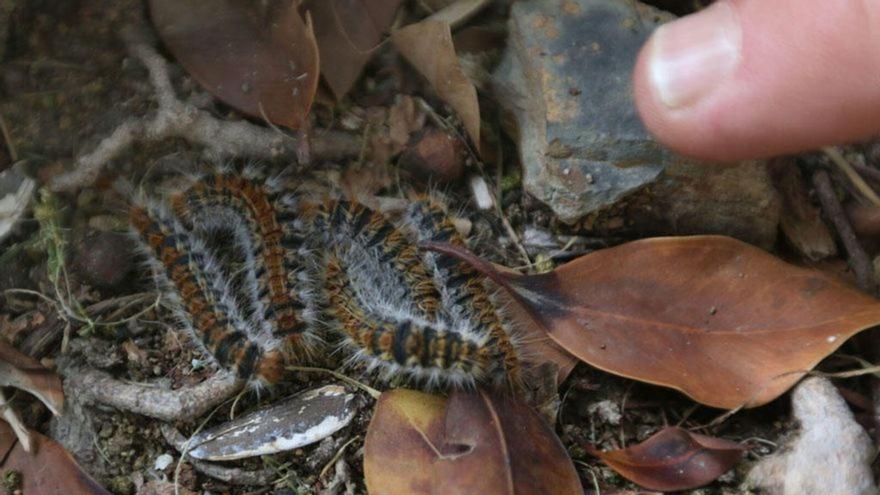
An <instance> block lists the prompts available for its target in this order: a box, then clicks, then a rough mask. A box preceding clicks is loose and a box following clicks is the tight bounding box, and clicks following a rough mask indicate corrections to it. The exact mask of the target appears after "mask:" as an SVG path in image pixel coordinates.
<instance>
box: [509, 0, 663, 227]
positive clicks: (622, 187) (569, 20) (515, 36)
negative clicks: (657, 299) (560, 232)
mask: <svg viewBox="0 0 880 495" xmlns="http://www.w3.org/2000/svg"><path fill="white" fill-rule="evenodd" d="M632 5H633V4H632V3H631V2H615V1H586V0H529V1H524V2H517V3H515V4H514V5H513V8H512V12H511V21H510V37H509V42H508V49H507V52H506V54H505V56H504V60H503V62H502V64H501V66H500V67H499V69H498V71H497V72H496V73H495V82H496V85H497V86H498V88H499V90H500V91H501V92H502V94H505V95H506V96H509V97H505V98H502V99H501V100H502V102H504V103H505V104H507V105H508V109H509V110H511V111H512V112H513V113H514V114H515V117H516V120H517V123H518V125H519V140H520V143H519V145H520V155H521V158H522V161H523V164H524V169H525V170H524V172H525V174H524V175H525V176H524V181H525V187H526V190H527V191H528V192H529V193H531V194H532V195H534V196H536V197H537V198H539V199H540V200H542V201H544V202H546V203H547V204H548V205H549V206H550V207H551V208H552V209H553V211H554V212H555V213H556V214H557V215H558V216H559V218H560V219H562V220H563V221H566V222H574V221H577V220H578V219H579V218H581V217H582V216H584V215H586V214H587V213H590V212H592V211H595V210H597V209H599V208H602V207H603V206H607V205H610V204H612V203H614V202H615V201H617V200H618V199H620V198H621V197H622V196H624V195H625V194H627V193H629V192H631V191H634V190H636V189H638V188H640V187H642V186H644V185H645V184H648V183H650V182H652V181H653V180H654V179H655V178H656V177H657V176H658V175H659V174H660V172H661V171H662V170H663V166H664V164H665V163H666V162H667V161H668V160H669V159H670V158H671V154H670V153H669V152H666V151H664V150H662V149H661V148H660V147H659V145H657V144H656V143H655V142H654V141H653V140H652V139H651V138H650V137H649V135H648V134H647V131H646V130H645V129H644V127H643V126H642V123H641V121H640V120H639V118H638V115H637V114H636V110H635V106H634V105H633V103H632V96H631V93H632V85H631V83H630V74H631V71H632V65H633V62H634V61H635V58H636V54H637V53H638V50H639V48H640V47H641V46H642V44H643V43H644V41H645V40H646V39H647V37H648V35H649V34H650V33H651V31H652V30H653V29H654V27H656V26H657V25H658V23H657V19H658V18H659V17H660V14H659V11H655V10H652V9H650V8H648V7H644V8H643V9H640V10H638V11H637V10H634V9H633V7H632ZM665 17H666V18H671V16H669V15H665Z"/></svg>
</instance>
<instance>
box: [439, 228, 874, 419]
mask: <svg viewBox="0 0 880 495" xmlns="http://www.w3.org/2000/svg"><path fill="white" fill-rule="evenodd" d="M428 247H429V248H431V249H434V250H437V251H442V252H446V253H448V254H451V255H454V256H458V257H460V258H462V259H465V260H467V261H469V262H471V263H472V264H474V266H475V267H477V268H478V269H480V270H481V271H483V272H484V273H486V274H487V275H489V276H491V277H492V278H494V279H495V280H496V282H498V283H500V284H501V285H503V286H505V287H507V288H508V289H509V290H510V291H512V293H513V294H514V296H515V298H516V299H517V300H518V301H519V303H520V304H522V305H523V306H524V307H525V308H526V309H527V311H528V312H529V313H530V314H531V316H532V319H533V320H534V321H535V322H537V323H538V324H539V325H540V326H541V327H542V328H543V329H544V331H545V332H547V335H549V336H550V338H551V339H553V340H554V341H555V342H557V343H558V344H559V345H560V346H561V347H562V348H563V349H565V350H566V351H568V352H570V353H571V354H573V355H575V356H576V357H578V358H580V359H581V360H583V361H585V362H587V363H589V364H591V365H593V366H596V367H598V368H601V369H603V370H605V371H608V372H611V373H615V374H618V375H622V376H625V377H628V378H633V379H636V380H640V381H644V382H648V383H654V384H658V385H664V386H667V387H672V388H675V389H678V390H681V391H682V392H684V393H685V394H687V395H689V396H691V397H692V398H694V399H695V400H697V401H699V402H702V403H704V404H707V405H710V406H716V407H722V408H735V407H738V406H746V407H754V406H759V405H761V404H765V403H767V402H769V401H771V400H773V399H775V398H776V397H778V396H779V395H780V394H782V393H783V392H785V391H786V390H787V389H788V388H789V387H791V386H792V385H793V384H794V383H796V382H797V381H798V380H799V379H800V378H801V377H802V376H803V375H804V374H805V373H806V372H807V371H809V370H810V369H812V368H813V367H814V366H815V365H816V364H818V362H819V361H821V360H822V359H823V358H824V357H826V356H827V355H828V354H830V353H831V352H833V351H834V350H836V349H837V348H838V347H840V345H841V344H843V342H844V341H846V339H848V338H849V337H851V336H853V335H854V334H856V333H858V332H859V331H861V330H864V329H865V328H868V327H871V326H874V325H877V324H880V302H878V301H877V300H876V299H874V298H873V297H870V296H868V295H866V294H863V293H861V292H859V291H857V290H855V289H853V288H851V287H850V286H848V285H846V284H844V283H843V282H841V281H840V280H838V279H836V278H833V277H831V276H829V275H826V274H824V273H822V272H818V271H815V270H808V269H804V268H798V267H796V266H793V265H790V264H788V263H785V262H783V261H781V260H779V259H777V258H775V257H774V256H772V255H770V254H768V253H766V252H764V251H762V250H760V249H758V248H755V247H753V246H750V245H748V244H746V243H743V242H740V241H737V240H735V239H731V238H729V237H721V236H694V237H664V238H655V239H646V240H641V241H635V242H631V243H627V244H623V245H621V246H617V247H615V248H611V249H605V250H601V251H597V252H594V253H591V254H589V255H586V256H583V257H581V258H579V259H577V260H575V261H572V262H571V263H568V264H566V265H563V266H562V267H560V268H558V269H556V270H555V271H553V272H550V273H546V274H541V275H531V276H523V275H515V274H510V273H502V272H500V271H497V270H496V269H495V268H494V267H492V266H491V265H489V264H488V263H486V262H484V261H482V260H479V259H476V258H475V257H474V256H473V255H471V254H469V253H466V252H463V251H462V250H460V249H456V248H455V247H453V246H448V245H447V246H441V245H431V246H428ZM524 324H529V322H524Z"/></svg>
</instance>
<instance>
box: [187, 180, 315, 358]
mask: <svg viewBox="0 0 880 495" xmlns="http://www.w3.org/2000/svg"><path fill="white" fill-rule="evenodd" d="M248 175H251V176H252V175H254V174H245V175H238V174H236V173H233V172H230V171H220V172H216V173H213V174H208V175H205V176H203V177H200V178H197V179H196V180H195V181H194V182H193V183H192V185H191V186H190V187H189V188H188V189H187V190H186V191H184V192H182V193H180V194H178V195H176V196H175V197H173V198H172V205H173V208H174V211H175V212H176V213H177V214H178V215H179V216H180V218H181V219H182V220H183V221H184V222H185V223H186V224H187V226H189V227H190V228H192V229H196V230H201V231H208V232H210V231H228V232H231V233H232V234H233V236H234V238H235V241H236V244H237V245H238V246H239V247H240V248H241V249H240V251H241V253H240V254H241V255H242V257H243V259H244V261H245V265H246V266H245V268H246V270H245V282H244V284H243V286H244V287H243V288H242V291H241V292H242V294H243V296H244V297H245V298H246V299H247V302H248V304H249V305H250V307H251V308H252V311H251V313H252V314H251V323H252V325H251V326H250V328H251V329H252V331H253V332H255V333H254V334H253V335H252V338H254V339H257V340H263V341H267V342H268V341H271V340H273V339H281V340H283V341H285V343H286V345H287V346H288V347H290V348H291V350H292V351H293V352H294V353H298V352H301V353H307V352H308V350H309V349H310V348H311V347H312V346H314V344H315V341H316V339H315V337H314V335H313V334H312V333H311V332H310V330H311V329H312V328H313V325H312V322H311V321H309V320H310V319H313V318H314V317H315V307H314V304H312V302H313V299H314V298H313V297H312V293H313V291H312V290H311V289H310V288H309V287H308V281H309V280H308V278H307V277H303V276H301V274H300V271H301V270H300V269H299V268H298V267H300V266H302V265H303V263H302V260H301V259H300V255H301V254H302V253H301V251H300V247H301V239H302V237H303V232H301V229H297V225H298V224H297V222H296V219H295V200H294V199H293V198H292V195H290V194H284V193H279V192H276V191H272V190H270V189H268V188H267V187H265V185H264V183H265V181H262V180H260V179H259V178H256V177H249V176H248ZM304 278H305V280H304Z"/></svg>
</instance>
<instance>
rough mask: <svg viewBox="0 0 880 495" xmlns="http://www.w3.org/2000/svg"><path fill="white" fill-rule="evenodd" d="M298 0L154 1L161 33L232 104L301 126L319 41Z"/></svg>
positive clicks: (314, 74)
mask: <svg viewBox="0 0 880 495" xmlns="http://www.w3.org/2000/svg"><path fill="white" fill-rule="evenodd" d="M296 5H297V4H296V2H293V1H291V0H271V1H270V2H262V3H261V2H252V1H250V0H150V13H151V15H152V17H153V23H154V24H155V26H156V30H157V31H158V32H159V36H160V37H161V38H162V40H163V41H164V42H165V44H166V45H167V46H168V49H169V50H171V52H172V53H173V54H174V56H175V57H176V58H177V60H178V61H179V62H180V63H181V64H182V65H183V66H184V67H185V68H186V70H187V71H189V73H190V74H191V75H192V76H193V77H194V78H195V79H196V80H197V81H198V82H199V83H200V84H201V85H202V86H204V87H205V88H206V89H207V90H208V91H210V92H211V93H213V94H214V95H215V96H217V97H218V98H220V99H221V100H223V101H224V102H225V103H227V104H229V105H230V106H232V107H234V108H236V109H237V110H240V111H241V112H244V113H246V114H248V115H251V116H253V117H256V118H263V117H265V118H266V119H267V120H269V122H272V123H275V124H279V125H284V126H287V127H290V128H292V129H298V128H299V127H300V126H301V125H302V124H303V123H304V122H305V119H306V117H307V116H308V114H309V110H310V108H311V105H312V100H313V99H314V97H315V91H316V89H317V87H318V75H319V74H318V63H319V61H318V47H317V45H316V43H315V36H314V33H313V31H312V25H311V21H310V19H309V17H308V15H306V19H305V21H303V19H302V17H300V15H299V12H297V8H296Z"/></svg>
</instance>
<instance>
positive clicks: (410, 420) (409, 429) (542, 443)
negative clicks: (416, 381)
mask: <svg viewBox="0 0 880 495" xmlns="http://www.w3.org/2000/svg"><path fill="white" fill-rule="evenodd" d="M364 474H365V477H366V483H367V489H368V490H369V492H370V493H371V494H373V495H380V494H395V495H398V494H400V495H405V494H435V493H443V494H472V493H480V494H485V495H494V494H509V495H512V494H513V493H517V494H542V495H543V494H548V495H552V494H566V495H569V494H576V493H581V492H582V489H581V485H580V481H579V479H578V476H577V472H576V471H575V470H574V466H573V465H572V463H571V460H570V459H569V458H568V455H567V453H566V452H565V449H564V448H563V447H562V445H561V444H560V443H559V439H558V438H557V437H556V435H555V434H554V433H553V430H552V429H551V428H550V427H548V426H547V425H546V424H545V423H544V422H543V420H541V419H540V417H539V416H538V415H537V413H535V412H534V411H533V410H532V409H531V408H529V407H528V406H526V405H524V404H521V403H518V402H515V401H513V400H512V399H510V398H503V397H498V396H493V395H490V394H488V393H486V392H484V391H477V392H471V393H466V392H456V393H454V394H453V395H452V396H451V397H450V398H449V399H448V400H446V399H444V398H442V397H437V396H433V395H428V394H424V393H421V392H415V391H411V390H403V389H397V390H392V391H389V392H385V393H383V394H382V397H380V398H379V403H378V404H377V406H376V412H375V414H374V415H373V420H372V421H371V422H370V426H369V428H368V430H367V438H366V441H365V445H364Z"/></svg>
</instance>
